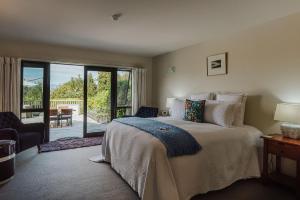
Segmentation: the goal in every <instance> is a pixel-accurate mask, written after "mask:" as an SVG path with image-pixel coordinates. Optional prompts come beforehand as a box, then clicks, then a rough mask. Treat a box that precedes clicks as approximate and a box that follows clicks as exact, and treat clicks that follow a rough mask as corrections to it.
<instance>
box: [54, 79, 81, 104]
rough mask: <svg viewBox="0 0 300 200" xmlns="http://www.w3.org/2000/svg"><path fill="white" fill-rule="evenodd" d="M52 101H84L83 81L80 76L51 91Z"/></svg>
mask: <svg viewBox="0 0 300 200" xmlns="http://www.w3.org/2000/svg"><path fill="white" fill-rule="evenodd" d="M50 96H51V99H68V98H76V99H83V79H82V78H81V77H80V76H78V77H76V78H73V77H72V78H71V80H70V81H68V82H66V83H64V84H62V85H60V86H59V87H57V88H55V89H54V90H53V91H51V95H50Z"/></svg>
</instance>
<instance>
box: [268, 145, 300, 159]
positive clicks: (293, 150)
mask: <svg viewBox="0 0 300 200" xmlns="http://www.w3.org/2000/svg"><path fill="white" fill-rule="evenodd" d="M268 152H269V153H272V154H276V155H279V156H284V157H287V158H290V159H295V160H298V159H299V158H300V148H299V147H296V146H294V145H291V144H286V143H281V142H277V141H268Z"/></svg>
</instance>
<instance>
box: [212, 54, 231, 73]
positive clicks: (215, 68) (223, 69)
mask: <svg viewBox="0 0 300 200" xmlns="http://www.w3.org/2000/svg"><path fill="white" fill-rule="evenodd" d="M227 73H228V70H227V52H226V53H220V54H216V55H212V56H208V57H207V76H216V75H225V74H227Z"/></svg>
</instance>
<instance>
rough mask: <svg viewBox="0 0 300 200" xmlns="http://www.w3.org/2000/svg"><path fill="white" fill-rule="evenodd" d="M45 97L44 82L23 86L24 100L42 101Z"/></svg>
mask: <svg viewBox="0 0 300 200" xmlns="http://www.w3.org/2000/svg"><path fill="white" fill-rule="evenodd" d="M42 99H43V84H42V83H41V82H38V83H37V85H34V86H25V85H24V87H23V100H24V101H42Z"/></svg>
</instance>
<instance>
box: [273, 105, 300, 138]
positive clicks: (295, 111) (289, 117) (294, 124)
mask: <svg viewBox="0 0 300 200" xmlns="http://www.w3.org/2000/svg"><path fill="white" fill-rule="evenodd" d="M274 120H277V121H280V122H282V123H281V125H280V129H281V133H282V135H283V136H285V137H289V138H294V139H300V104H295V103H280V104H277V107H276V111H275V115H274Z"/></svg>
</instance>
